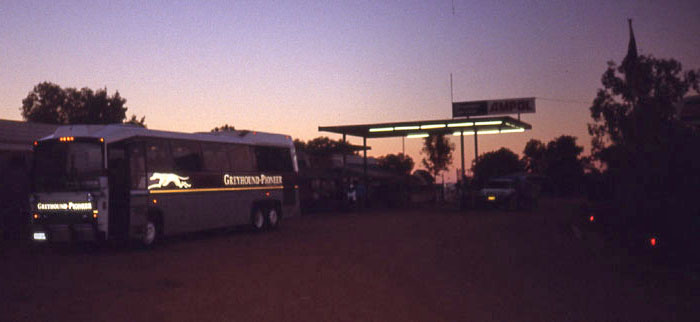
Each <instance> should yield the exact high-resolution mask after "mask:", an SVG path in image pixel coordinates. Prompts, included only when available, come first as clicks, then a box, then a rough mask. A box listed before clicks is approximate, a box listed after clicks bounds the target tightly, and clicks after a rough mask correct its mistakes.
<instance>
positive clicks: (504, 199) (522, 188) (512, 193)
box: [478, 175, 540, 210]
mask: <svg viewBox="0 0 700 322" xmlns="http://www.w3.org/2000/svg"><path fill="white" fill-rule="evenodd" d="M539 190H540V189H539V186H538V185H537V184H535V183H533V182H531V181H529V180H528V178H527V176H525V175H512V176H503V177H496V178H492V179H489V180H488V181H486V184H485V185H484V188H483V189H481V190H480V191H479V195H478V197H479V201H480V203H481V204H482V205H487V206H496V207H503V208H506V209H508V210H516V209H533V208H535V207H537V199H538V198H539Z"/></svg>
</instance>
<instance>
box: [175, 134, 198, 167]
mask: <svg viewBox="0 0 700 322" xmlns="http://www.w3.org/2000/svg"><path fill="white" fill-rule="evenodd" d="M170 148H171V151H172V153H173V159H174V160H175V170H184V171H201V170H202V156H201V154H200V151H199V143H197V142H189V141H179V140H177V141H172V142H171V145H170Z"/></svg>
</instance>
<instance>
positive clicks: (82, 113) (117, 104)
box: [21, 82, 127, 124]
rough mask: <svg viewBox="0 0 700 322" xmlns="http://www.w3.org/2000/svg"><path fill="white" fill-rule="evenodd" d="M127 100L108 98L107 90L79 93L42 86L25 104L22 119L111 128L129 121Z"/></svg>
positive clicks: (57, 87)
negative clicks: (126, 120)
mask: <svg viewBox="0 0 700 322" xmlns="http://www.w3.org/2000/svg"><path fill="white" fill-rule="evenodd" d="M124 104H126V99H124V98H122V97H121V96H120V95H119V91H117V92H115V93H114V95H112V96H109V95H108V94H107V89H106V88H105V89H98V90H97V91H93V90H91V89H89V88H87V87H84V88H82V89H80V90H77V89H75V88H72V87H68V88H65V89H64V88H61V87H60V86H58V85H56V84H53V83H50V82H43V83H39V84H37V85H36V86H34V89H33V90H32V91H31V92H29V94H27V97H26V98H24V99H23V100H22V108H21V110H22V117H23V118H24V119H25V120H27V121H29V122H41V123H49V124H112V123H122V122H124V120H125V119H126V110H127V107H126V106H124Z"/></svg>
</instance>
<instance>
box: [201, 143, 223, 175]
mask: <svg viewBox="0 0 700 322" xmlns="http://www.w3.org/2000/svg"><path fill="white" fill-rule="evenodd" d="M226 154H227V153H226V149H225V148H224V145H223V144H219V143H202V162H203V163H204V170H206V171H218V172H224V171H228V156H227V155H226Z"/></svg>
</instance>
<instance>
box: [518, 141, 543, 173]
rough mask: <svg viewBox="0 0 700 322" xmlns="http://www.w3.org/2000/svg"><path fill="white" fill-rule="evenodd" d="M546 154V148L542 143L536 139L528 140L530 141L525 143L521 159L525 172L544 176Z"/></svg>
mask: <svg viewBox="0 0 700 322" xmlns="http://www.w3.org/2000/svg"><path fill="white" fill-rule="evenodd" d="M546 152H547V148H546V146H545V145H544V143H542V141H540V140H537V139H530V141H527V143H526V144H525V149H524V150H523V158H522V161H523V163H524V165H525V170H527V171H529V172H531V173H539V174H544V172H545V167H546V164H545V161H546V160H545V153H546Z"/></svg>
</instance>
